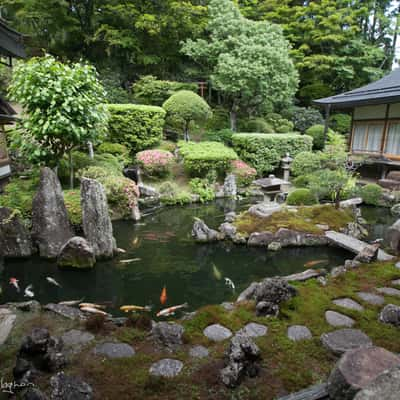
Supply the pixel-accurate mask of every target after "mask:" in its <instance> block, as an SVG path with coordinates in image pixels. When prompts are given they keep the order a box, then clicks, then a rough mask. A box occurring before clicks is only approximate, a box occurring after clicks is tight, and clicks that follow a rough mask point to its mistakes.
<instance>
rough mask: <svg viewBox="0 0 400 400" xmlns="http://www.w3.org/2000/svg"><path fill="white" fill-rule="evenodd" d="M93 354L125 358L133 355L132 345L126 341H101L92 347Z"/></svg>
mask: <svg viewBox="0 0 400 400" xmlns="http://www.w3.org/2000/svg"><path fill="white" fill-rule="evenodd" d="M93 352H94V354H96V355H102V356H106V357H108V358H125V357H132V356H133V355H135V350H134V349H133V347H131V346H129V344H126V343H102V344H98V345H97V346H96V347H95V348H94V349H93Z"/></svg>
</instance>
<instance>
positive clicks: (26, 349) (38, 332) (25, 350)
mask: <svg viewBox="0 0 400 400" xmlns="http://www.w3.org/2000/svg"><path fill="white" fill-rule="evenodd" d="M62 350H63V342H62V340H60V339H58V338H55V337H52V336H50V333H49V331H48V330H47V329H43V328H35V329H33V330H32V332H31V334H30V335H28V336H26V337H25V338H24V339H23V340H22V344H21V347H20V350H19V353H18V356H17V361H16V364H15V367H14V369H13V375H14V378H15V380H16V382H17V383H19V384H25V385H26V384H29V383H33V381H34V380H35V377H36V376H37V375H38V373H40V371H46V372H56V371H58V370H60V369H61V368H63V367H64V366H65V365H66V363H67V359H66V357H65V355H64V353H63V352H62Z"/></svg>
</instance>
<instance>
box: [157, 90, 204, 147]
mask: <svg viewBox="0 0 400 400" xmlns="http://www.w3.org/2000/svg"><path fill="white" fill-rule="evenodd" d="M163 108H164V110H165V111H166V112H167V118H170V119H171V118H172V119H173V120H175V121H177V122H178V123H180V124H182V125H183V133H184V138H185V140H186V141H189V139H190V138H189V126H190V123H191V122H202V121H204V120H206V119H207V118H208V117H209V116H210V115H211V109H210V106H209V105H208V104H207V103H206V101H205V100H204V99H203V98H202V97H200V96H199V95H198V94H196V93H194V92H191V91H189V90H180V91H179V92H177V93H175V94H173V95H172V96H171V97H170V98H169V99H168V100H166V101H165V103H164V104H163Z"/></svg>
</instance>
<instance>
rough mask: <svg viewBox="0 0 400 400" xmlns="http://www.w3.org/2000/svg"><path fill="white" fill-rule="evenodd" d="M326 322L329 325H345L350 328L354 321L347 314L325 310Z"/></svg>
mask: <svg viewBox="0 0 400 400" xmlns="http://www.w3.org/2000/svg"><path fill="white" fill-rule="evenodd" d="M325 319H326V322H328V324H329V325H331V326H335V327H338V326H346V327H347V328H351V327H352V326H353V325H354V324H355V321H354V319H352V318H350V317H348V316H347V315H343V314H340V313H338V312H336V311H327V312H326V313H325Z"/></svg>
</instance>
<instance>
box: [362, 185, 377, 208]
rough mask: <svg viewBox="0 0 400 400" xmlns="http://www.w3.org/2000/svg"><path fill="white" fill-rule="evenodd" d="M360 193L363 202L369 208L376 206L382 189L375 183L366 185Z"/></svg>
mask: <svg viewBox="0 0 400 400" xmlns="http://www.w3.org/2000/svg"><path fill="white" fill-rule="evenodd" d="M360 192H361V198H362V199H363V202H364V203H365V204H368V205H371V206H377V205H378V203H379V200H380V198H381V196H382V188H381V187H380V186H379V185H377V184H375V183H368V184H367V185H365V186H363V187H362V188H361V191H360Z"/></svg>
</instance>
